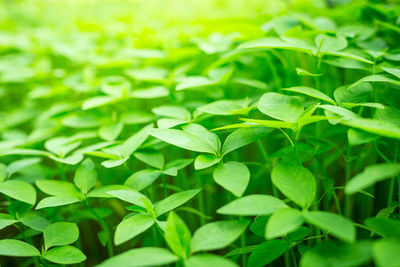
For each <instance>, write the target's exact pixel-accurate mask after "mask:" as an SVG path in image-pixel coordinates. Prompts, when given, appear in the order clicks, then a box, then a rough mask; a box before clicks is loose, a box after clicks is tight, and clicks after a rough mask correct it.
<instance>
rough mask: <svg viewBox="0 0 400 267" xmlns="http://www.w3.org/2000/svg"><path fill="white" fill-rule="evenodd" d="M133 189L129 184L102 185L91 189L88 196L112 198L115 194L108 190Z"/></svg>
mask: <svg viewBox="0 0 400 267" xmlns="http://www.w3.org/2000/svg"><path fill="white" fill-rule="evenodd" d="M131 189H132V188H130V187H129V186H126V185H118V184H114V185H106V186H102V187H99V188H95V189H93V190H91V191H90V192H89V194H88V195H87V196H88V197H98V198H112V197H113V196H111V195H110V194H108V193H107V192H109V191H113V190H131Z"/></svg>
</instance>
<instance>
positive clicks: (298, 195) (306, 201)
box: [271, 161, 317, 209]
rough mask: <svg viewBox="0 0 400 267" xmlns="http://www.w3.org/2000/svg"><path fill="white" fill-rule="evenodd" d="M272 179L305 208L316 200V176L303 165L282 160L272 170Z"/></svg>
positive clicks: (282, 190)
mask: <svg viewBox="0 0 400 267" xmlns="http://www.w3.org/2000/svg"><path fill="white" fill-rule="evenodd" d="M271 180H272V182H273V183H274V185H275V186H276V187H277V188H278V189H279V190H280V191H281V192H282V193H283V194H284V195H285V196H286V197H288V198H289V199H290V200H292V201H294V202H295V203H296V204H298V205H299V206H301V207H302V208H304V209H307V208H308V207H310V205H311V204H312V202H313V201H314V198H315V194H316V190H317V185H316V181H315V177H314V175H313V174H312V173H311V172H310V171H309V170H308V169H306V168H304V167H302V166H299V165H297V164H294V163H290V162H285V161H280V162H278V163H277V164H276V166H275V167H274V169H273V170H272V173H271Z"/></svg>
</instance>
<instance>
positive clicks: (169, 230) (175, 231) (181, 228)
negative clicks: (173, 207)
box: [164, 211, 192, 259]
mask: <svg viewBox="0 0 400 267" xmlns="http://www.w3.org/2000/svg"><path fill="white" fill-rule="evenodd" d="M164 234H165V241H166V242H167V244H168V246H169V247H170V248H171V250H172V251H173V252H174V253H175V255H178V256H179V257H180V258H183V259H186V258H187V257H188V256H189V255H190V240H191V238H192V235H191V234H190V231H189V229H188V228H187V226H186V224H185V222H184V221H182V219H181V218H179V216H178V215H176V214H175V213H174V212H173V211H171V212H170V213H169V215H168V219H167V226H166V228H165V232H164Z"/></svg>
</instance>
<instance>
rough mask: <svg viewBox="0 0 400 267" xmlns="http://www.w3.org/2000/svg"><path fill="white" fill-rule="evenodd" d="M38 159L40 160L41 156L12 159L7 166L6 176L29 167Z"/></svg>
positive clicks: (37, 161)
mask: <svg viewBox="0 0 400 267" xmlns="http://www.w3.org/2000/svg"><path fill="white" fill-rule="evenodd" d="M40 161H41V158H29V159H21V160H17V161H13V162H11V163H10V164H9V165H8V166H7V169H6V171H7V173H8V176H9V177H10V176H11V175H13V174H14V173H16V172H18V171H20V170H22V169H24V168H26V167H29V166H31V165H34V164H37V163H39V162H40Z"/></svg>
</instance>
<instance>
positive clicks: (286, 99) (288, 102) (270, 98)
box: [257, 93, 303, 122]
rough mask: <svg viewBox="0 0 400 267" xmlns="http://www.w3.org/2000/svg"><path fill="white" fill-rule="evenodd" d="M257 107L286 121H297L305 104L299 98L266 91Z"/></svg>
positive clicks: (271, 115)
mask: <svg viewBox="0 0 400 267" xmlns="http://www.w3.org/2000/svg"><path fill="white" fill-rule="evenodd" d="M257 107H258V109H259V110H260V111H261V112H262V113H264V114H266V115H268V116H270V117H272V118H274V119H278V120H283V121H286V122H296V121H297V119H298V118H299V117H300V115H301V113H302V112H303V105H302V104H301V102H300V101H299V100H298V99H297V98H295V97H293V96H286V95H282V94H278V93H265V94H264V95H263V96H262V97H261V98H260V100H259V101H258V106H257Z"/></svg>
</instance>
